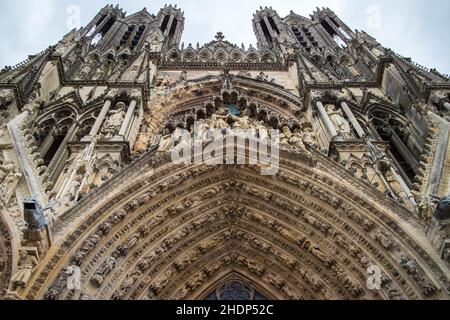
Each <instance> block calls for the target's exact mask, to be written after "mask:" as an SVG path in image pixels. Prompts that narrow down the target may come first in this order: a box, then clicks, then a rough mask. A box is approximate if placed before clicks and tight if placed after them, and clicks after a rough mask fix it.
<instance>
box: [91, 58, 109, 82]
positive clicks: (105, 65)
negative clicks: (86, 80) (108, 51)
mask: <svg viewBox="0 0 450 320" xmlns="http://www.w3.org/2000/svg"><path fill="white" fill-rule="evenodd" d="M108 69H109V62H108V60H104V61H103V62H102V64H101V65H100V67H99V68H98V69H97V71H96V72H95V74H94V76H93V77H92V80H100V79H103V78H104V77H105V75H106V71H107V70H108Z"/></svg>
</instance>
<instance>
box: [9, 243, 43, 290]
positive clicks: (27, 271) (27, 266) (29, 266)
mask: <svg viewBox="0 0 450 320" xmlns="http://www.w3.org/2000/svg"><path fill="white" fill-rule="evenodd" d="M19 257H20V260H19V263H18V266H17V271H16V272H15V273H14V275H13V276H12V278H11V283H12V290H11V291H19V290H20V289H22V288H23V287H25V286H26V285H27V284H28V281H30V278H31V276H32V274H33V272H34V270H35V268H36V266H37V265H38V261H37V259H36V257H35V256H33V255H32V254H30V253H28V252H27V251H25V250H20V252H19Z"/></svg>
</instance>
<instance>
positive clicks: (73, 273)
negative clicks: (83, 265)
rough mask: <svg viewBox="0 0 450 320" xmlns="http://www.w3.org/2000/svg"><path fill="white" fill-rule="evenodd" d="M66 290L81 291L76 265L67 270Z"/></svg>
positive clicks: (79, 271) (79, 270)
mask: <svg viewBox="0 0 450 320" xmlns="http://www.w3.org/2000/svg"><path fill="white" fill-rule="evenodd" d="M66 274H67V275H68V276H69V277H68V278H67V289H69V290H81V269H80V267H79V266H77V265H72V266H70V267H68V268H67V270H66Z"/></svg>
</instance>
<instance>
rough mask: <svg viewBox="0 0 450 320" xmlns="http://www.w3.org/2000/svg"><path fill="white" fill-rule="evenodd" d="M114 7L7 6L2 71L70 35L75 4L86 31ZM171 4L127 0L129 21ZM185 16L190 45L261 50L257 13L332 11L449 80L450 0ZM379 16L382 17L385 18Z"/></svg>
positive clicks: (1, 32)
mask: <svg viewBox="0 0 450 320" xmlns="http://www.w3.org/2000/svg"><path fill="white" fill-rule="evenodd" d="M108 3H111V4H114V5H115V4H116V3H117V1H116V2H112V1H111V0H109V1H108V0H105V1H104V0H1V1H0V36H1V39H2V44H1V45H0V66H4V65H14V64H16V63H18V62H20V61H22V60H24V59H25V58H26V57H27V55H28V54H33V53H37V52H39V51H42V50H43V49H45V48H46V47H48V46H49V45H50V44H55V43H56V42H58V41H59V40H60V39H61V37H62V36H63V35H64V34H66V33H67V32H68V31H69V29H68V26H67V24H68V22H69V23H70V22H71V20H70V17H71V15H70V13H68V12H67V10H68V8H70V7H71V6H72V5H76V6H78V7H79V8H80V10H81V11H80V12H81V15H80V17H81V25H82V26H83V25H86V24H87V23H88V22H89V21H90V20H91V19H92V18H93V17H94V15H95V14H96V13H97V12H98V11H99V10H100V9H101V8H102V7H103V6H104V5H106V4H108ZM165 3H167V2H166V1H160V0H122V1H120V2H119V4H120V7H121V8H123V9H124V10H125V11H127V12H128V13H129V14H131V13H134V12H136V11H139V10H141V9H142V8H144V7H146V8H147V10H148V11H149V12H151V13H155V14H156V13H157V12H158V11H159V9H160V8H161V7H163V6H164V4H165ZM173 3H174V4H175V3H177V4H178V6H180V7H181V8H182V9H183V10H184V11H185V17H186V25H185V30H184V35H183V40H182V41H184V42H185V43H186V44H187V43H189V42H192V43H193V44H195V43H196V42H200V44H202V43H205V42H209V41H211V40H212V39H213V37H214V35H215V34H216V32H217V31H222V32H223V33H224V34H225V36H226V39H227V40H229V41H230V42H233V43H236V44H238V45H240V44H241V43H244V44H245V45H246V46H247V45H249V44H250V43H252V44H255V42H256V39H255V36H254V34H253V29H252V24H251V20H252V15H253V13H254V12H255V11H256V10H257V9H258V8H259V6H260V5H261V6H272V7H273V8H274V9H275V10H277V12H278V13H279V14H280V16H282V17H284V16H286V15H287V14H289V11H290V10H293V11H294V12H295V13H297V14H300V15H303V16H306V17H309V15H310V14H311V13H312V12H313V10H314V9H315V7H317V6H318V7H323V6H327V7H329V8H330V9H332V10H333V11H334V12H336V14H338V15H339V16H340V17H341V19H342V20H343V21H344V22H345V23H347V24H348V26H349V27H350V28H352V29H358V30H364V31H366V32H368V33H369V34H371V35H372V36H374V37H375V38H377V40H378V41H379V42H380V43H381V44H382V45H384V46H385V47H388V48H391V49H393V50H394V51H396V52H398V53H400V54H402V55H404V56H407V57H412V58H413V60H414V61H416V62H418V63H420V64H422V65H424V66H426V67H431V68H435V67H436V68H438V70H439V71H441V72H442V73H446V74H449V73H450V59H449V58H448V57H449V53H450V41H449V32H450V22H449V21H450V20H449V19H448V17H449V15H450V1H448V0H427V1H423V0H370V1H366V0H359V1H357V0H301V1H300V0H277V1H274V0H272V1H269V0H226V1H218V0H178V1H176V2H173ZM377 12H379V13H380V15H379V19H378V18H377Z"/></svg>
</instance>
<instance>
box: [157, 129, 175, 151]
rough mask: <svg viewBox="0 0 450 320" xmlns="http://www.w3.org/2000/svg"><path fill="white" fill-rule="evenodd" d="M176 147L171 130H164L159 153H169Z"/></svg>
mask: <svg viewBox="0 0 450 320" xmlns="http://www.w3.org/2000/svg"><path fill="white" fill-rule="evenodd" d="M173 147H174V142H173V137H172V134H171V133H170V131H169V129H167V128H166V129H164V130H163V136H162V138H161V141H160V143H159V147H158V152H168V151H170V150H172V148H173Z"/></svg>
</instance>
